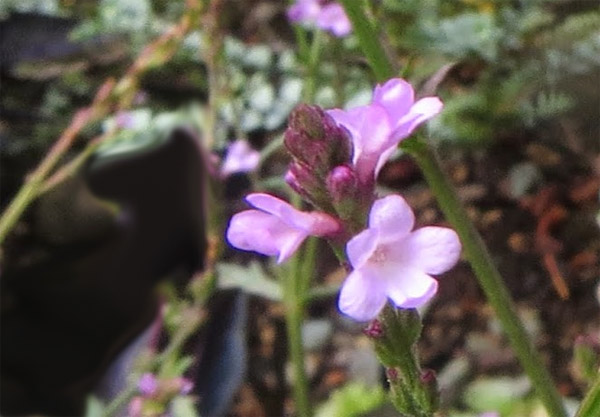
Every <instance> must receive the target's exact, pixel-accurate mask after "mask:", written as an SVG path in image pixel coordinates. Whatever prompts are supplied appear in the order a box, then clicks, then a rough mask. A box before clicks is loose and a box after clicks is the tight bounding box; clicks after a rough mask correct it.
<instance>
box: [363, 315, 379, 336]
mask: <svg viewBox="0 0 600 417" xmlns="http://www.w3.org/2000/svg"><path fill="white" fill-rule="evenodd" d="M363 333H364V334H366V335H367V336H369V337H370V338H371V339H381V337H383V327H382V326H381V322H380V321H379V320H377V319H374V320H372V321H371V322H370V323H369V325H368V326H367V327H366V328H365V329H364V330H363Z"/></svg>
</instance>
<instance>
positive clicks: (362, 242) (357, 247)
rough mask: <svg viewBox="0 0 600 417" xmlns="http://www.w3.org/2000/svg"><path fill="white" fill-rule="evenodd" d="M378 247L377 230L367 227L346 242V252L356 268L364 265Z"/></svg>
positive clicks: (351, 263)
mask: <svg viewBox="0 0 600 417" xmlns="http://www.w3.org/2000/svg"><path fill="white" fill-rule="evenodd" d="M375 249H377V231H376V230H372V229H366V230H363V231H362V232H360V233H359V234H357V235H356V236H354V237H353V238H352V239H350V241H349V242H348V243H347V244H346V254H347V255H348V260H349V261H350V265H352V267H353V268H354V269H357V268H360V267H362V266H363V265H364V264H365V263H366V262H367V261H368V260H369V258H370V257H371V255H372V254H373V252H375Z"/></svg>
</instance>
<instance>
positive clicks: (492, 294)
mask: <svg viewBox="0 0 600 417" xmlns="http://www.w3.org/2000/svg"><path fill="white" fill-rule="evenodd" d="M341 3H342V4H343V5H344V8H345V10H346V13H347V15H348V17H349V18H350V21H351V22H352V26H353V28H354V31H355V33H356V35H357V37H358V40H359V44H360V46H361V49H362V50H363V53H364V54H365V56H366V57H367V60H368V61H369V64H370V65H371V68H372V69H373V72H374V73H375V76H376V78H377V79H378V80H380V81H383V80H386V79H389V78H391V77H393V76H394V75H396V71H395V70H394V67H393V66H392V64H391V62H390V60H389V59H388V57H387V56H386V54H385V51H384V50H383V48H382V46H381V44H380V43H379V42H378V41H377V39H378V38H377V33H376V31H375V28H374V26H373V24H372V23H371V22H370V21H369V20H368V18H367V16H366V15H365V12H364V10H363V7H362V5H361V3H360V2H356V1H354V0H341ZM403 148H404V149H405V150H407V151H408V152H409V153H410V154H411V155H412V156H413V157H415V158H416V160H417V163H418V164H419V166H420V168H421V170H422V171H423V174H424V175H425V178H426V179H427V182H428V183H429V185H430V187H431V190H432V192H433V193H434V195H435V197H436V199H437V201H438V203H439V204H440V207H441V209H442V211H443V212H444V214H445V216H446V218H447V219H448V221H449V222H450V223H451V224H452V226H453V227H454V228H455V229H456V231H457V233H458V235H459V236H460V240H461V242H462V244H463V245H464V250H465V254H466V257H467V259H468V260H469V263H470V264H471V265H472V267H473V270H474V272H475V276H476V277H477V279H478V281H479V283H480V285H481V287H482V288H483V290H484V292H485V294H486V296H487V298H488V300H489V302H490V304H491V305H492V307H493V308H494V310H495V312H496V314H497V315H498V318H499V319H500V321H501V323H502V326H503V328H504V330H505V332H506V334H507V335H508V338H509V341H510V343H511V345H512V347H513V349H514V350H515V352H516V354H517V357H518V358H519V361H520V362H521V365H522V366H523V368H524V369H525V372H526V373H527V375H528V376H529V378H530V379H531V381H532V383H533V385H534V386H535V389H536V391H537V394H538V395H539V397H540V399H541V400H542V402H543V404H544V406H545V408H546V410H547V411H548V413H549V415H550V416H552V417H564V416H565V415H566V411H565V408H564V405H563V403H562V400H561V397H560V395H559V393H558V391H557V390H556V387H555V386H554V384H553V383H552V379H551V376H550V373H549V372H548V370H547V369H546V368H545V367H544V365H543V363H542V361H541V359H540V356H539V355H538V354H537V352H536V351H535V349H534V347H533V345H532V343H531V341H530V340H529V338H528V336H527V333H526V332H525V329H524V327H523V324H522V323H521V321H520V319H519V317H518V316H517V314H516V311H515V308H514V305H513V302H512V300H511V298H510V295H509V293H508V290H507V289H506V286H505V285H504V283H503V281H502V277H501V276H500V274H499V272H498V270H497V269H496V267H495V265H494V263H493V261H492V259H491V256H490V254H489V252H488V251H487V249H486V246H485V244H484V243H483V240H482V239H481V236H480V235H479V233H478V232H477V230H476V229H475V227H474V225H473V224H472V222H471V221H470V219H469V218H468V216H467V213H466V211H465V210H464V208H463V207H462V204H461V203H460V200H459V199H458V196H457V194H456V192H455V191H454V189H453V187H452V186H451V184H450V182H449V181H448V179H447V178H446V176H445V174H444V172H443V170H442V168H441V167H440V164H439V162H438V160H437V158H436V156H435V155H434V153H433V151H432V150H431V149H430V147H429V145H428V144H427V143H425V142H422V141H417V140H409V141H406V142H404V143H403Z"/></svg>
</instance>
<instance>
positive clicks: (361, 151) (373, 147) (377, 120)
mask: <svg viewBox="0 0 600 417" xmlns="http://www.w3.org/2000/svg"><path fill="white" fill-rule="evenodd" d="M442 107H443V104H442V102H441V101H440V99H438V98H437V97H425V98H422V99H420V100H417V101H416V102H415V93H414V90H413V88H412V86H411V85H410V84H409V83H408V82H406V81H405V80H403V79H401V78H393V79H391V80H389V81H387V82H386V83H385V84H383V85H377V86H376V87H375V91H374V92H373V99H372V100H371V104H368V105H366V106H360V107H356V108H353V109H350V110H348V111H344V110H341V109H332V110H328V113H329V114H330V115H331V116H332V117H333V118H334V120H335V121H336V122H337V123H338V124H339V125H341V126H343V127H345V128H346V129H348V131H349V132H350V135H351V136H352V142H353V145H354V153H353V155H352V161H353V163H354V165H355V166H356V168H357V171H358V174H359V177H360V178H361V179H362V180H363V181H373V179H374V177H375V176H376V175H377V173H378V172H379V170H380V169H381V168H382V167H383V165H384V164H385V162H386V161H387V159H388V158H389V157H390V156H391V155H392V153H393V152H394V150H395V149H396V147H397V146H398V143H400V141H402V140H403V139H405V138H406V137H408V136H409V135H410V134H411V133H412V132H413V131H414V130H415V129H416V128H417V127H418V126H419V125H420V124H421V123H423V122H424V121H426V120H428V119H430V118H432V117H433V116H435V115H436V114H438V113H439V112H440V111H441V110H442Z"/></svg>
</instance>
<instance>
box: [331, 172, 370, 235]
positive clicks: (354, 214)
mask: <svg viewBox="0 0 600 417" xmlns="http://www.w3.org/2000/svg"><path fill="white" fill-rule="evenodd" d="M326 187H327V192H328V193H329V197H330V199H331V202H332V203H333V207H334V208H335V210H336V212H337V213H338V215H339V217H340V218H341V219H343V220H348V221H349V223H351V224H356V225H361V227H362V225H363V223H364V219H366V218H367V212H368V210H369V208H370V205H371V203H372V194H369V193H364V192H363V190H362V189H361V186H360V184H359V181H358V178H357V176H356V173H355V171H354V169H353V168H352V167H351V166H350V165H347V164H345V165H340V166H337V167H335V168H334V169H333V170H332V171H331V172H330V173H329V175H328V176H327V180H326Z"/></svg>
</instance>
